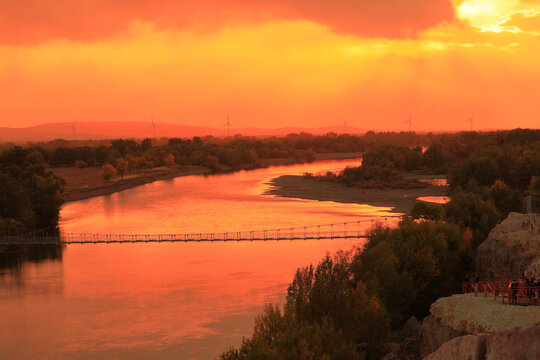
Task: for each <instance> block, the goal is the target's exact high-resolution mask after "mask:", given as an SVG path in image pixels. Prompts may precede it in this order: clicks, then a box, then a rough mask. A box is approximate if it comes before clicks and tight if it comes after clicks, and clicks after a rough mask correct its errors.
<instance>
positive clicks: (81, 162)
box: [75, 160, 88, 169]
mask: <svg viewBox="0 0 540 360" xmlns="http://www.w3.org/2000/svg"><path fill="white" fill-rule="evenodd" d="M75 166H76V167H78V168H79V169H83V168H85V167H87V166H88V164H87V163H86V161H84V160H77V161H75Z"/></svg>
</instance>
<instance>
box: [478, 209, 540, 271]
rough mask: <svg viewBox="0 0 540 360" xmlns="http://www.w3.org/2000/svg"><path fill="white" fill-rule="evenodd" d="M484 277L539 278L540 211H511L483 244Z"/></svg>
mask: <svg viewBox="0 0 540 360" xmlns="http://www.w3.org/2000/svg"><path fill="white" fill-rule="evenodd" d="M476 269H477V274H478V275H479V276H480V278H481V279H520V278H521V277H522V276H525V277H528V278H531V277H534V278H537V279H538V278H540V214H518V213H510V214H509V215H508V217H507V218H506V219H505V220H504V221H502V222H501V223H500V224H498V225H497V226H496V227H495V228H494V229H493V230H491V232H490V233H489V236H488V238H487V239H486V240H485V241H484V242H483V243H482V244H480V246H479V247H478V252H477V256H476Z"/></svg>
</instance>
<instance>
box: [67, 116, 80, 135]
mask: <svg viewBox="0 0 540 360" xmlns="http://www.w3.org/2000/svg"><path fill="white" fill-rule="evenodd" d="M75 125H77V120H75V121H74V122H73V124H72V125H66V127H68V128H71V129H72V130H73V137H75Z"/></svg>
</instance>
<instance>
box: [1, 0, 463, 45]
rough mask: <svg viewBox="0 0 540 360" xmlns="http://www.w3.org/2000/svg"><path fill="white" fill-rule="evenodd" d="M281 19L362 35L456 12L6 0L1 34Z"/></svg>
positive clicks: (408, 5) (82, 35)
mask: <svg viewBox="0 0 540 360" xmlns="http://www.w3.org/2000/svg"><path fill="white" fill-rule="evenodd" d="M275 19H284V20H297V19H305V20H311V21H315V22H318V23H321V24H323V25H327V26H329V27H330V28H331V29H332V30H333V31H336V32H341V33H350V34H354V35H357V36H362V37H387V38H403V37H413V36H415V35H416V34H418V32H421V31H422V30H425V29H427V28H429V27H431V26H434V25H436V24H438V23H440V22H443V21H451V20H453V19H454V9H453V7H452V3H451V0H334V1H330V0H324V1H322V0H320V1H317V0H296V1H287V0H276V1H264V0H228V1H225V0H189V1H174V0H52V1H51V0H17V1H11V0H0V41H1V42H3V43H10V44H18V43H34V42H42V41H47V40H50V39H55V38H61V39H68V40H74V41H88V40H95V39H100V38H103V37H108V36H114V35H116V34H118V33H121V32H122V31H125V29H126V28H127V27H128V26H129V25H130V24H131V23H132V22H133V21H135V20H139V21H145V22H151V23H154V24H156V26H158V27H163V28H175V29H185V28H192V27H195V28H199V29H215V28H218V27H220V26H222V25H228V24H239V23H240V24H246V23H247V24H250V23H258V22H262V21H269V20H275Z"/></svg>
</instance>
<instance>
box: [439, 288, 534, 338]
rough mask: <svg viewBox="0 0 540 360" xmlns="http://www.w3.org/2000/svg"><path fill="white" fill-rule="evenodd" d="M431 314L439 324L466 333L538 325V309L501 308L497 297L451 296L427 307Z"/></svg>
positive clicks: (503, 306) (502, 306)
mask: <svg viewBox="0 0 540 360" xmlns="http://www.w3.org/2000/svg"><path fill="white" fill-rule="evenodd" d="M430 312H431V315H432V316H434V317H435V318H437V319H439V320H440V322H441V324H442V325H445V326H448V327H450V328H451V329H453V330H454V331H456V332H459V333H466V334H479V333H486V332H487V333H495V332H500V331H506V330H511V329H513V328H516V327H520V326H530V325H533V324H536V323H538V322H540V306H514V305H504V304H503V303H502V301H501V298H500V297H499V298H498V299H497V300H495V299H494V298H493V296H492V295H491V296H488V297H484V296H483V295H480V294H479V295H478V296H474V294H461V295H452V296H450V297H445V298H440V299H438V300H437V301H435V302H434V303H433V304H431V307H430Z"/></svg>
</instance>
